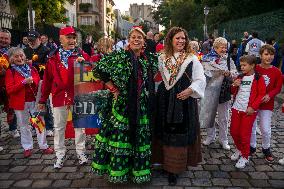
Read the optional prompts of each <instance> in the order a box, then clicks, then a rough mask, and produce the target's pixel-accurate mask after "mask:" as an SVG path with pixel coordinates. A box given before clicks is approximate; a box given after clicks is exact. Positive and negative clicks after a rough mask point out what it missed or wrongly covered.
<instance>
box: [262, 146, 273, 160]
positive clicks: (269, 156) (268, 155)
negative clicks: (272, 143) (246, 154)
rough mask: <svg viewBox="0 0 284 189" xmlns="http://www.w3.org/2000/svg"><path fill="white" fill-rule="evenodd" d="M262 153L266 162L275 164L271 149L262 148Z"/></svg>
mask: <svg viewBox="0 0 284 189" xmlns="http://www.w3.org/2000/svg"><path fill="white" fill-rule="evenodd" d="M262 152H263V154H264V157H265V160H266V161H267V162H269V163H271V162H273V161H274V158H273V156H272V153H271V151H270V148H267V149H263V148H262Z"/></svg>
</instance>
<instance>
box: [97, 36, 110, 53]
mask: <svg viewBox="0 0 284 189" xmlns="http://www.w3.org/2000/svg"><path fill="white" fill-rule="evenodd" d="M113 44H114V41H113V39H111V38H108V37H103V38H100V39H99V41H98V51H99V52H100V53H102V54H109V53H111V52H112V46H113Z"/></svg>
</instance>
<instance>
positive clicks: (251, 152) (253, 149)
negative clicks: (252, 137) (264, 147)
mask: <svg viewBox="0 0 284 189" xmlns="http://www.w3.org/2000/svg"><path fill="white" fill-rule="evenodd" d="M255 152H256V148H254V147H251V146H250V156H253V155H255Z"/></svg>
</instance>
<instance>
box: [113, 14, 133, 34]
mask: <svg viewBox="0 0 284 189" xmlns="http://www.w3.org/2000/svg"><path fill="white" fill-rule="evenodd" d="M114 13H115V22H114V26H115V31H116V33H118V35H117V36H119V37H120V38H127V36H128V34H129V31H130V30H131V28H132V27H133V26H134V23H131V22H129V21H127V20H124V19H123V18H122V16H121V12H120V10H119V9H115V10H114Z"/></svg>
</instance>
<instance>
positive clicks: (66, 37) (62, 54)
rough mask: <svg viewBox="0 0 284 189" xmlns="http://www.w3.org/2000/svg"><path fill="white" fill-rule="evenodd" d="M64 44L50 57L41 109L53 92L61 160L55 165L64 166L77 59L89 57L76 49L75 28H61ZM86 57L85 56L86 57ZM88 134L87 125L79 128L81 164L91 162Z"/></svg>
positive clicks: (56, 143) (56, 138) (78, 154)
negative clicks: (86, 145) (89, 158)
mask: <svg viewBox="0 0 284 189" xmlns="http://www.w3.org/2000/svg"><path fill="white" fill-rule="evenodd" d="M59 35H60V43H61V46H60V47H59V48H58V49H57V50H55V51H54V52H53V54H52V55H51V56H50V57H49V59H48V61H47V64H46V70H45V72H44V77H43V83H42V96H41V99H40V101H39V109H45V103H46V101H47V99H48V97H49V94H50V93H51V94H52V103H53V113H54V150H55V152H56V157H57V160H56V162H55V164H54V168H57V169H60V168H62V166H63V163H64V160H65V154H66V147H65V144H64V140H65V137H64V134H65V129H66V123H67V117H68V111H69V109H71V108H72V105H73V101H74V62H75V61H80V60H84V59H89V57H88V55H87V54H86V53H84V52H83V51H82V50H81V49H79V48H76V46H75V45H76V40H77V35H76V32H75V30H74V28H73V27H64V28H61V29H60V32H59ZM82 56H83V57H82ZM85 141H86V135H85V130H84V129H83V128H75V145H76V152H77V157H78V159H79V164H85V163H87V161H88V158H87V156H86V155H85V151H86V149H85Z"/></svg>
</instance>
